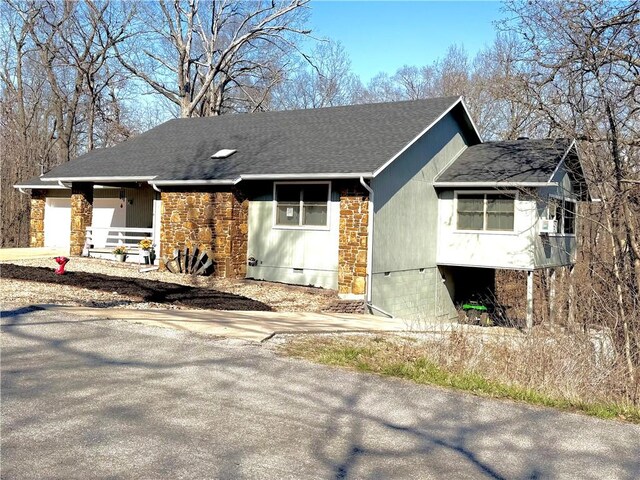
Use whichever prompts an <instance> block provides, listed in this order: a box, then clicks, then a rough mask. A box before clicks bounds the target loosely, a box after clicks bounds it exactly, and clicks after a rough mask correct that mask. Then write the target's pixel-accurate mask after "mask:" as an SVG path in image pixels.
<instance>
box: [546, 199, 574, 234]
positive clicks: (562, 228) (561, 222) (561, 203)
mask: <svg viewBox="0 0 640 480" xmlns="http://www.w3.org/2000/svg"><path fill="white" fill-rule="evenodd" d="M552 198H553V199H555V200H559V201H560V211H561V214H562V218H560V219H556V220H558V229H561V230H562V231H561V232H556V233H550V234H549V236H550V237H575V236H576V231H577V229H578V200H576V199H575V198H571V197H563V196H562V195H558V194H555V193H550V194H549V196H548V198H547V205H546V206H545V214H546V219H547V220H549V200H551V199H552ZM564 202H572V203H573V204H574V205H575V209H574V210H573V233H564Z"/></svg>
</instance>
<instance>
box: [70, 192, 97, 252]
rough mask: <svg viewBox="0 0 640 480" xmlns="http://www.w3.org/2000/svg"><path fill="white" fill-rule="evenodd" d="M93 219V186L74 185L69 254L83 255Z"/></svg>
mask: <svg viewBox="0 0 640 480" xmlns="http://www.w3.org/2000/svg"><path fill="white" fill-rule="evenodd" d="M92 217H93V185H92V184H90V183H77V184H76V183H74V184H72V186H71V239H70V248H69V253H70V254H71V255H75V256H79V255H82V250H83V249H84V244H85V240H86V237H87V227H90V226H91V219H92Z"/></svg>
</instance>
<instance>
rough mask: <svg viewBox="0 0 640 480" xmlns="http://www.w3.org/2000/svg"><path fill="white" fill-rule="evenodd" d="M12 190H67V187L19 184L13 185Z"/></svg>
mask: <svg viewBox="0 0 640 480" xmlns="http://www.w3.org/2000/svg"><path fill="white" fill-rule="evenodd" d="M12 186H13V188H17V189H20V188H28V189H30V190H67V189H68V187H63V186H60V185H58V184H57V183H56V184H52V185H46V184H40V185H20V184H15V185H12Z"/></svg>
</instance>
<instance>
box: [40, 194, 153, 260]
mask: <svg viewBox="0 0 640 480" xmlns="http://www.w3.org/2000/svg"><path fill="white" fill-rule="evenodd" d="M64 187H65V188H58V189H55V190H54V189H48V190H44V189H43V190H34V191H33V192H32V200H31V202H32V203H31V210H32V214H31V242H30V244H31V246H32V247H48V248H67V249H68V250H69V253H70V254H71V255H83V256H91V257H98V258H107V259H112V258H113V249H114V248H115V247H117V246H124V247H126V248H127V252H128V254H129V258H128V261H135V262H137V261H138V258H137V254H138V250H139V248H138V242H139V241H140V240H142V239H144V238H148V239H150V241H151V243H152V244H153V245H154V249H155V250H156V252H157V251H159V247H160V245H159V242H160V212H161V210H160V207H161V201H160V194H159V193H158V192H156V191H154V190H153V189H152V188H151V187H150V186H149V185H148V184H144V183H143V184H138V183H135V184H130V183H127V184H93V183H82V184H77V183H73V184H65V185H64Z"/></svg>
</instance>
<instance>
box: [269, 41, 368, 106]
mask: <svg viewBox="0 0 640 480" xmlns="http://www.w3.org/2000/svg"><path fill="white" fill-rule="evenodd" d="M288 70H289V73H288V74H287V75H286V77H285V78H284V79H283V80H282V81H281V82H280V83H279V84H278V85H277V86H276V87H275V88H274V90H273V91H272V93H271V97H272V100H271V105H272V107H273V108H275V109H278V110H289V109H293V108H321V107H332V106H336V105H349V104H351V103H354V97H355V96H356V94H357V93H356V92H358V91H359V89H361V88H362V86H361V84H360V80H359V79H358V77H357V76H356V75H354V74H353V72H352V71H351V60H349V57H348V55H347V52H346V51H345V49H344V47H343V46H342V44H340V43H339V42H333V41H331V40H324V41H322V42H321V43H319V44H318V45H317V46H316V47H315V49H314V50H313V52H312V53H311V55H310V56H309V57H308V58H307V57H303V58H301V61H300V62H298V64H292V65H290V66H289V67H288Z"/></svg>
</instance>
